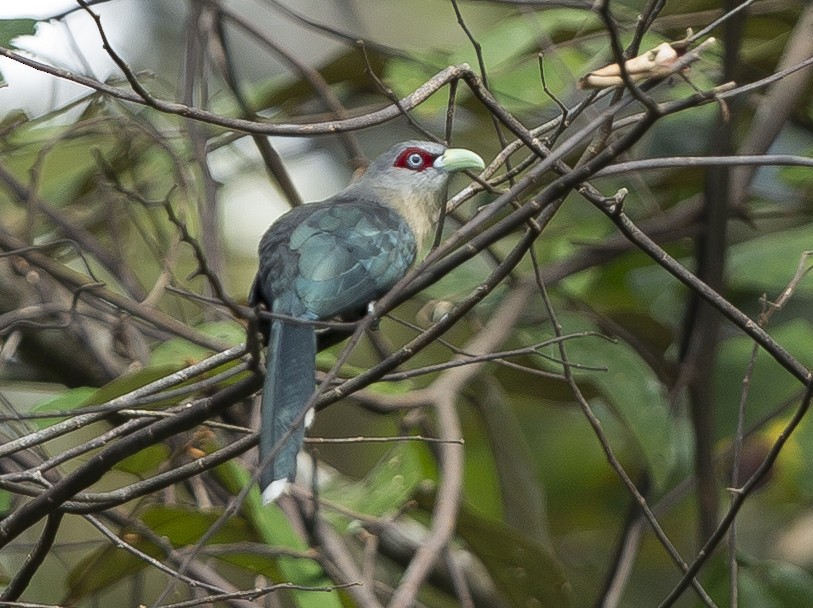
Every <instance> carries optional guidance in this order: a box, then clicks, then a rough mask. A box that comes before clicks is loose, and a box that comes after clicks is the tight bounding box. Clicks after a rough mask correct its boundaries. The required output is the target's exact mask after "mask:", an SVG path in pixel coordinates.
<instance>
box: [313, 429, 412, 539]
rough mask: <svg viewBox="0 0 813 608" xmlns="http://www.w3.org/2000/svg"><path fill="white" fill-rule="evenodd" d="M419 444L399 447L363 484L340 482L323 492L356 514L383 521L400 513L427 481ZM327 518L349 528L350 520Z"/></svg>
mask: <svg viewBox="0 0 813 608" xmlns="http://www.w3.org/2000/svg"><path fill="white" fill-rule="evenodd" d="M419 449H421V448H420V446H418V445H417V443H416V442H403V443H398V444H396V445H395V447H393V448H392V449H391V450H389V452H388V453H387V454H386V455H385V456H384V457H383V458H382V459H381V460H379V461H378V463H377V464H376V465H375V467H373V469H372V470H371V471H370V472H369V473H368V474H367V475H366V476H365V477H364V479H360V480H359V481H350V480H348V479H347V478H336V479H335V480H333V481H331V482H330V483H329V484H328V485H327V486H326V487H325V488H324V489H323V490H322V496H324V498H326V499H328V500H330V501H332V502H336V503H338V504H340V505H342V506H343V507H346V508H347V509H350V510H351V511H353V512H356V513H363V514H365V515H370V516H372V517H381V516H385V515H391V514H392V513H396V512H397V511H399V510H400V509H401V507H403V505H404V503H406V501H407V500H409V499H410V498H411V496H412V495H413V494H414V492H415V489H416V487H417V486H418V484H420V483H421V482H422V481H423V480H424V479H425V478H426V475H425V473H424V467H423V464H422V461H421V458H420V455H419V454H418V450H419ZM325 515H326V516H327V517H328V518H329V519H330V520H331V521H333V522H334V523H335V525H337V526H340V525H347V517H346V516H342V515H339V514H336V513H334V512H330V511H328V512H326V513H325Z"/></svg>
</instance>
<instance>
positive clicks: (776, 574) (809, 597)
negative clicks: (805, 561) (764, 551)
mask: <svg viewBox="0 0 813 608" xmlns="http://www.w3.org/2000/svg"><path fill="white" fill-rule="evenodd" d="M739 592H740V605H741V606H759V607H760V608H791V607H795V606H811V605H813V575H811V574H810V572H808V571H807V570H804V569H803V568H800V567H798V566H795V565H793V564H789V563H785V562H779V561H760V562H757V561H754V562H750V561H746V562H745V563H743V564H742V565H741V566H740V569H739Z"/></svg>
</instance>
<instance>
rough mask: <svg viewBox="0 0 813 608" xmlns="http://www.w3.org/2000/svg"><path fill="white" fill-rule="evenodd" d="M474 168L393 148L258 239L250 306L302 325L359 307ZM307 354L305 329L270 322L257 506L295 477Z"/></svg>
mask: <svg viewBox="0 0 813 608" xmlns="http://www.w3.org/2000/svg"><path fill="white" fill-rule="evenodd" d="M482 166H483V162H482V160H481V159H480V158H479V157H478V156H477V155H476V154H474V153H472V152H469V151H467V150H460V149H447V148H446V147H445V146H443V145H441V144H436V143H432V142H420V141H410V142H404V143H401V144H398V145H396V146H393V147H392V148H390V149H389V150H388V151H387V152H385V153H384V154H382V155H381V156H379V157H377V158H376V159H375V160H374V161H373V162H372V163H371V164H370V166H369V168H368V169H367V171H366V172H365V174H364V175H363V176H362V177H361V178H360V179H359V180H358V181H356V182H354V183H352V184H351V185H350V186H348V187H347V188H346V189H345V190H343V191H342V192H340V193H338V194H336V195H335V196H332V197H330V198H329V199H327V200H324V201H322V202H318V203H310V204H307V205H302V206H300V207H296V208H294V209H292V210H291V211H289V212H288V213H286V214H284V215H283V216H281V217H280V218H279V219H278V220H277V221H276V222H275V223H274V224H273V225H272V226H271V227H270V228H269V229H268V231H267V232H266V233H265V235H263V238H262V240H261V241H260V246H259V258H260V260H259V270H258V272H257V276H256V278H255V279H254V285H253V286H252V290H251V294H250V298H249V303H250V304H252V305H257V304H260V303H264V304H265V305H266V307H267V308H268V309H269V310H270V311H272V312H273V313H278V314H283V315H287V316H291V317H296V318H300V319H303V320H324V319H330V318H333V317H337V316H340V315H342V314H344V313H348V312H355V311H358V310H360V309H363V308H364V307H365V306H366V305H367V304H368V303H369V302H371V301H373V300H375V299H377V298H379V297H381V296H382V295H383V294H385V293H386V292H387V291H388V290H389V289H391V288H392V286H393V285H394V284H395V283H396V282H398V280H400V279H401V278H402V277H403V276H404V275H405V274H406V272H407V270H408V269H409V267H410V266H411V265H412V263H413V262H414V261H415V256H416V255H417V251H418V249H419V247H420V246H421V243H422V241H423V240H424V239H426V238H427V236H428V234H429V233H430V230H431V228H432V226H433V225H434V223H435V222H436V219H437V214H438V210H439V207H440V205H441V204H443V202H444V200H445V194H446V185H447V183H448V178H449V175H450V173H451V172H453V171H457V170H460V169H464V168H482ZM315 354H316V333H315V329H314V326H313V325H308V324H303V323H297V322H295V321H289V320H278V319H275V320H274V321H272V322H271V327H270V331H269V336H268V353H267V356H266V378H265V385H264V388H263V403H262V410H261V420H262V423H261V424H262V426H261V437H260V461H261V462H264V461H265V459H266V457H267V456H268V455H269V454H271V452H272V451H273V450H275V449H276V450H277V452H276V454H275V456H274V457H273V460H272V462H271V463H270V464H269V465H268V466H267V467H266V468H265V469H264V470H263V472H262V473H261V477H260V486H261V488H262V489H263V497H264V499H265V500H266V502H268V501H270V500H274V499H275V498H276V496H277V495H278V494H279V493H280V492H281V491H282V490H283V489H284V487H285V485H286V483H287V481H293V479H294V475H295V472H296V455H297V453H298V452H299V450H300V448H301V446H302V441H303V438H304V425H303V424H302V420H303V417H304V412H303V409H304V407H305V405H306V403H307V402H308V400H309V399H310V397H311V395H312V393H313V390H314V381H315ZM294 427H295V428H294ZM291 428H294V430H293V432H291V434H290V435H289V437H288V438H287V439H285V440H284V441H283V437H284V436H285V435H286V433H288V432H289V429H291ZM280 441H282V443H281V445H280V446H279V447H278V446H277V443H280Z"/></svg>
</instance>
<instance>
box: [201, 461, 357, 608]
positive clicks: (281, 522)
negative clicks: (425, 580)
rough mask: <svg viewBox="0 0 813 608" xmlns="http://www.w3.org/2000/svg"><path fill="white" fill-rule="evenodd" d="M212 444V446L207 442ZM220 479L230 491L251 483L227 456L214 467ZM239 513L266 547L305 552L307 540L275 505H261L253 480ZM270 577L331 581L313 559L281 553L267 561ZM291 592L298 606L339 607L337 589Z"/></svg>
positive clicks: (316, 583) (301, 582)
mask: <svg viewBox="0 0 813 608" xmlns="http://www.w3.org/2000/svg"><path fill="white" fill-rule="evenodd" d="M210 447H211V448H214V447H216V446H210ZM214 471H215V473H216V474H217V475H218V478H219V479H220V482H221V483H222V484H223V485H224V486H225V487H226V489H227V490H228V491H229V492H231V493H232V494H235V495H236V494H237V493H239V492H240V491H241V490H242V489H243V488H244V487H245V486H246V485H248V484H249V483H251V475H250V474H249V472H248V471H247V470H246V469H245V468H244V467H243V466H241V465H240V464H239V463H238V462H237V461H235V460H231V461H229V462H226V463H223V464H222V465H220V466H218V467H216V468H215V469H214ZM242 514H243V517H244V518H245V521H247V522H248V524H249V525H250V526H251V527H252V528H253V531H254V534H256V536H258V537H259V538H260V540H261V541H262V542H263V543H265V544H266V545H268V546H269V547H286V548H289V549H293V550H295V551H300V552H303V553H304V552H306V551H308V550H309V547H308V544H307V543H306V542H305V541H304V539H302V537H301V536H299V535H298V534H297V533H296V531H295V530H294V529H293V528H292V527H291V524H290V522H289V521H288V518H287V517H286V516H285V514H284V513H283V512H282V510H281V509H280V508H279V507H278V506H277V505H276V504H271V505H263V504H262V499H261V497H260V491H259V489H258V488H257V485H256V484H253V486H252V488H251V489H250V491H249V493H248V495H247V496H246V498H245V501H244V502H243V508H242ZM271 570H272V571H271V573H269V574H270V575H272V576H273V579H274V580H278V581H286V582H291V583H294V584H298V585H307V586H311V587H330V586H332V585H333V582H332V581H331V580H330V579H329V578H328V577H327V575H326V574H325V573H324V571H323V570H322V568H321V566H319V564H317V563H316V562H315V561H310V560H304V559H295V558H292V557H285V556H281V557H279V558H277V559H276V560H273V562H272V563H271ZM291 596H292V597H293V598H294V599H295V601H296V604H297V605H298V606H300V607H302V608H322V607H324V608H341V606H342V602H341V593H329V594H322V593H318V594H317V593H312V592H309V591H300V590H292V591H291Z"/></svg>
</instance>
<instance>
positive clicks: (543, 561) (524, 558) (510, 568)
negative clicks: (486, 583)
mask: <svg viewBox="0 0 813 608" xmlns="http://www.w3.org/2000/svg"><path fill="white" fill-rule="evenodd" d="M457 531H458V534H459V535H460V537H461V538H462V539H463V540H464V541H465V542H466V544H467V545H468V546H469V549H471V551H472V552H473V553H474V554H475V555H476V556H477V557H478V558H479V559H480V561H482V562H483V565H484V566H485V567H486V569H487V570H488V571H489V573H490V574H491V576H492V578H493V579H494V582H495V583H496V584H497V587H498V588H499V590H500V591H501V592H502V593H503V594H504V595H505V597H506V598H508V599H509V600H510V602H511V605H513V606H516V607H517V608H524V607H526V606H539V607H540V608H546V607H549V608H565V607H566V606H569V605H570V588H569V585H568V582H567V580H566V579H565V577H564V575H563V574H562V569H561V566H560V565H559V563H558V561H557V560H556V559H555V558H554V557H553V556H552V555H550V554H549V553H548V552H547V550H546V549H545V548H544V547H543V546H542V545H541V544H540V543H539V542H537V541H535V540H534V539H533V538H531V537H530V536H529V535H527V534H525V533H523V532H522V531H520V530H516V529H515V528H513V527H511V526H508V525H506V524H504V523H501V522H497V521H491V520H487V519H484V518H481V517H479V516H477V515H475V514H474V512H473V511H472V510H471V509H470V508H469V507H468V506H467V505H464V506H463V508H462V509H461V511H460V515H459V517H458V522H457Z"/></svg>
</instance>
